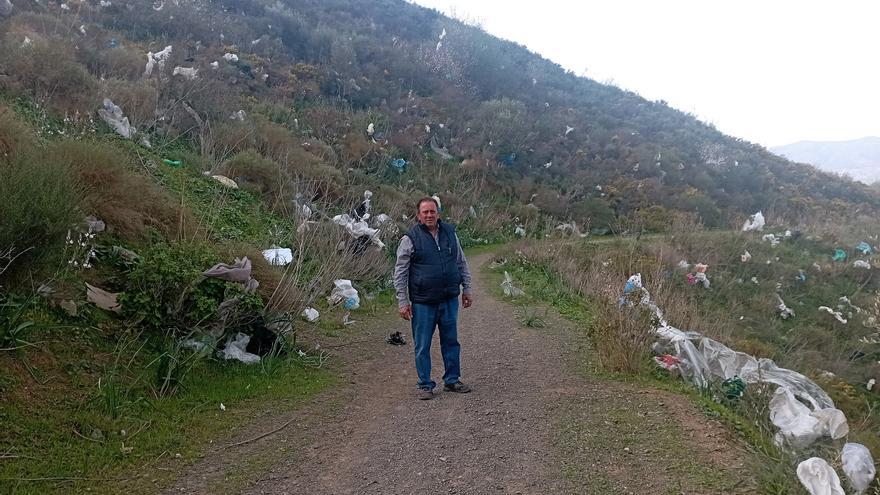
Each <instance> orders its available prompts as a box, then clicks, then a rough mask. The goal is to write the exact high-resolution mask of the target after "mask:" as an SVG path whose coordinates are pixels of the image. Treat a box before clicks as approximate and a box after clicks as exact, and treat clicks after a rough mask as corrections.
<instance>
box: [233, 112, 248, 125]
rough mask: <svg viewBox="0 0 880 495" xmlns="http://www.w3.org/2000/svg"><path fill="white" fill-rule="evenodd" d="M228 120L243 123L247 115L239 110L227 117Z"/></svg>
mask: <svg viewBox="0 0 880 495" xmlns="http://www.w3.org/2000/svg"><path fill="white" fill-rule="evenodd" d="M229 119H230V120H237V121H239V122H244V121H245V119H247V113H245V111H244V110H239V111H237V112H232V113H231V114H230V115H229Z"/></svg>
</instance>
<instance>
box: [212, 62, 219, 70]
mask: <svg viewBox="0 0 880 495" xmlns="http://www.w3.org/2000/svg"><path fill="white" fill-rule="evenodd" d="M211 68H212V69H214V70H216V69H219V68H220V62H218V61H216V60H215V61H213V62H211Z"/></svg>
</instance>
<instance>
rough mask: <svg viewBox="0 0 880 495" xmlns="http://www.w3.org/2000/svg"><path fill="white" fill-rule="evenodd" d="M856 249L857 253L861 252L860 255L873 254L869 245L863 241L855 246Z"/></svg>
mask: <svg viewBox="0 0 880 495" xmlns="http://www.w3.org/2000/svg"><path fill="white" fill-rule="evenodd" d="M856 249H858V250H859V251H861V253H862V254H864V255H869V254H874V250H873V249H871V245H870V244H868V243H867V242H865V241H862V242H860V243H859V244H858V245H857V246H856Z"/></svg>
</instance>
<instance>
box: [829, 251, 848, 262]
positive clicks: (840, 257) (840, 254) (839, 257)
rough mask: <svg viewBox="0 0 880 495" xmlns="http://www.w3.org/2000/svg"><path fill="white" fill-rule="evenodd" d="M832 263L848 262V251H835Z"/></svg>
mask: <svg viewBox="0 0 880 495" xmlns="http://www.w3.org/2000/svg"><path fill="white" fill-rule="evenodd" d="M831 261H846V251H844V250H843V249H840V248H836V249H835V250H834V255H833V256H832V257H831Z"/></svg>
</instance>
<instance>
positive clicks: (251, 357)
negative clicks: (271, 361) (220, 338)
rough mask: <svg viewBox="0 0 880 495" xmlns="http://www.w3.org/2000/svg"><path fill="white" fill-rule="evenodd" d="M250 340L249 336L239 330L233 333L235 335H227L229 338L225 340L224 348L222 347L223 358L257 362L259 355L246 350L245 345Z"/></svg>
mask: <svg viewBox="0 0 880 495" xmlns="http://www.w3.org/2000/svg"><path fill="white" fill-rule="evenodd" d="M250 341H251V338H250V337H249V336H248V335H245V334H243V333H241V332H239V333H237V334H235V337H229V340H228V341H226V348H224V349H223V359H227V360H228V359H235V360H238V361H241V362H242V363H245V364H255V363H259V362H260V356H258V355H256V354H251V353H249V352H248V351H247V345H248V342H250Z"/></svg>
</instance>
